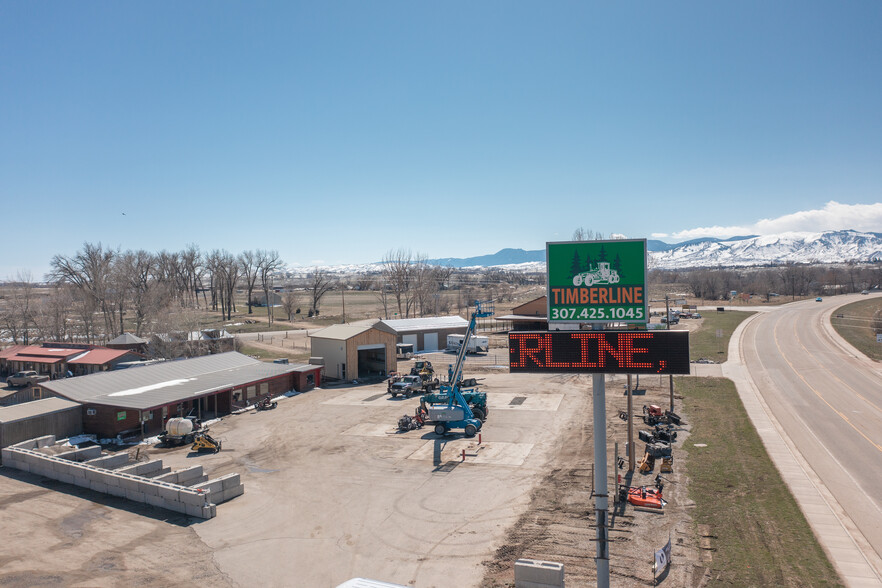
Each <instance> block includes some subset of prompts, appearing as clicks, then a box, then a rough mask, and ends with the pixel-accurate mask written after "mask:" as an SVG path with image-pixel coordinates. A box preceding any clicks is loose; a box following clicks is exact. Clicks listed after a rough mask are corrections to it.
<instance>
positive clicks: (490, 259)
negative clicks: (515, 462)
mask: <svg viewBox="0 0 882 588" xmlns="http://www.w3.org/2000/svg"><path fill="white" fill-rule="evenodd" d="M646 249H647V250H648V253H649V258H650V267H653V268H658V269H684V268H701V267H750V266H764V265H776V264H783V263H844V262H848V261H856V262H872V261H882V233H868V232H859V231H852V230H842V231H824V232H822V233H781V234H778V235H761V236H757V235H750V236H742V237H730V238H728V239H715V238H712V237H706V238H702V239H692V240H690V241H683V242H681V243H665V242H663V241H658V240H653V239H647V241H646ZM426 262H427V263H429V264H430V265H441V266H449V267H455V268H465V267H485V268H489V267H496V268H500V269H505V270H511V271H532V272H542V271H545V250H544V249H535V250H524V249H511V248H506V249H501V250H499V251H497V252H496V253H492V254H488V255H478V256H475V257H464V258H463V257H443V258H438V259H428V260H426ZM322 269H324V270H325V271H328V272H331V273H338V274H348V273H370V272H378V271H380V270H382V263H381V262H376V263H368V264H353V265H335V266H323V267H322ZM313 270H314V266H310V267H306V266H289V268H288V271H289V272H290V273H302V274H307V273H309V272H311V271H313Z"/></svg>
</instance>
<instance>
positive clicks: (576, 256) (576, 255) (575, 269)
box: [570, 250, 582, 276]
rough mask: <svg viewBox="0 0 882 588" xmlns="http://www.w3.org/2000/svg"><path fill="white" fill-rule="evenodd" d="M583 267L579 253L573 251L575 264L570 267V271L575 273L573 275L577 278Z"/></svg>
mask: <svg viewBox="0 0 882 588" xmlns="http://www.w3.org/2000/svg"><path fill="white" fill-rule="evenodd" d="M581 267H582V265H581V263H580V262H579V252H578V251H575V250H574V251H573V264H572V265H571V266H570V271H571V272H573V275H574V276H575V275H576V274H578V273H579V272H580V271H581V270H580V269H579V268H581Z"/></svg>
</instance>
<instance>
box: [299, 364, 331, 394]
mask: <svg viewBox="0 0 882 588" xmlns="http://www.w3.org/2000/svg"><path fill="white" fill-rule="evenodd" d="M293 367H294V390H296V391H297V392H308V391H309V390H312V389H313V388H315V387H317V386H321V385H322V370H323V369H324V366H321V365H308V364H297V365H294V366H293Z"/></svg>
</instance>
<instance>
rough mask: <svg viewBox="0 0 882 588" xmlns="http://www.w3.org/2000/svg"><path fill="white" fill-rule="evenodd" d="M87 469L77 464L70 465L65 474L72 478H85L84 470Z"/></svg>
mask: <svg viewBox="0 0 882 588" xmlns="http://www.w3.org/2000/svg"><path fill="white" fill-rule="evenodd" d="M88 469H89V468H88V467H86V466H83V465H80V464H78V463H72V464H70V467H69V468H67V473H68V474H70V475H71V476H73V477H74V478H82V479H85V478H86V470H88Z"/></svg>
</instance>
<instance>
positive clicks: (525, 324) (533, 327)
mask: <svg viewBox="0 0 882 588" xmlns="http://www.w3.org/2000/svg"><path fill="white" fill-rule="evenodd" d="M496 320H497V321H507V322H509V323H510V325H511V326H510V327H509V330H510V331H547V330H548V297H547V296H540V297H539V298H536V299H535V300H530V301H529V302H525V303H524V304H521V305H520V306H515V307H514V308H512V309H511V314H506V315H503V316H498V317H496Z"/></svg>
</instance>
